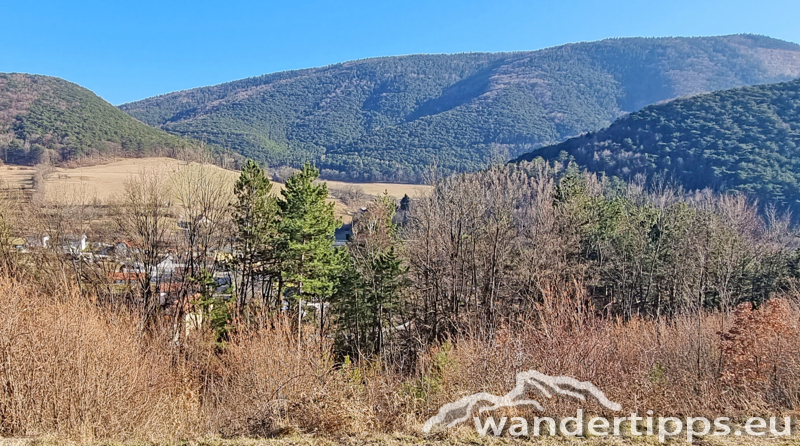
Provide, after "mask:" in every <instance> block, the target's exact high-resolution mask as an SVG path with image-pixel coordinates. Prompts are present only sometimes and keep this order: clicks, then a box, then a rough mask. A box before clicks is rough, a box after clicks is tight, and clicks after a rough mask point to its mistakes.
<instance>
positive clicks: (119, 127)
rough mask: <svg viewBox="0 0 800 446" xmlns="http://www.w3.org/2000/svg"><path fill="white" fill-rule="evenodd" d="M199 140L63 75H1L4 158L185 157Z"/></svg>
mask: <svg viewBox="0 0 800 446" xmlns="http://www.w3.org/2000/svg"><path fill="white" fill-rule="evenodd" d="M200 146H201V144H200V143H199V142H198V141H190V140H187V139H186V138H183V137H179V136H175V135H171V134H169V133H167V132H164V131H163V130H159V129H155V128H152V127H150V126H148V125H146V124H144V123H142V122H139V121H137V120H136V119H133V118H132V117H130V116H129V115H127V114H125V113H124V112H122V111H120V110H119V109H118V108H116V107H114V106H113V105H111V104H109V103H108V102H106V101H104V100H103V99H101V98H100V97H98V96H97V95H95V94H94V93H92V92H91V91H89V90H87V89H85V88H83V87H81V86H79V85H76V84H73V83H71V82H67V81H65V80H63V79H59V78H55V77H49V76H39V75H30V74H20V73H10V74H7V73H0V156H2V158H0V160H2V161H3V162H6V163H14V164H36V163H39V162H43V161H47V162H52V163H59V162H64V161H72V160H77V161H81V160H91V159H93V158H94V159H97V158H100V157H105V156H114V155H119V156H146V155H166V156H174V157H181V156H185V155H188V154H190V153H196V152H198V151H200V150H201V147H200Z"/></svg>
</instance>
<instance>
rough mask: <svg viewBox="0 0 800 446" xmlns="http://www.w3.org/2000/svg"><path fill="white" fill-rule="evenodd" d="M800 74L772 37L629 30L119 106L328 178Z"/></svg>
mask: <svg viewBox="0 0 800 446" xmlns="http://www.w3.org/2000/svg"><path fill="white" fill-rule="evenodd" d="M798 76H800V46H798V45H796V44H794V43H788V42H784V41H780V40H776V39H771V38H768V37H761V36H753V35H732V36H720V37H699V38H625V39H611V40H604V41H599V42H588V43H577V44H569V45H563V46H559V47H554V48H548V49H544V50H539V51H531V52H517V53H468V54H454V55H412V56H399V57H384V58H377V59H366V60H358V61H352V62H346V63H341V64H337V65H331V66H328V67H322V68H312V69H305V70H298V71H288V72H280V73H274V74H268V75H264V76H260V77H254V78H249V79H243V80H239V81H234V82H230V83H225V84H220V85H216V86H210V87H203V88H196V89H192V90H187V91H181V92H176V93H171V94H166V95H163V96H158V97H154V98H150V99H145V100H142V101H138V102H133V103H129V104H124V105H122V106H121V107H120V108H121V109H122V110H124V111H125V112H127V113H129V114H131V115H132V116H134V117H136V118H137V119H139V120H141V121H143V122H146V123H148V124H150V125H153V126H158V127H160V128H163V129H164V130H167V131H169V132H171V133H175V134H179V135H186V136H191V137H193V138H198V139H201V140H205V141H208V142H211V143H215V144H219V145H222V146H225V147H228V148H231V149H233V150H234V151H237V152H239V153H241V154H243V155H245V156H247V157H251V158H254V159H257V160H260V161H266V162H269V163H270V164H272V165H275V164H283V163H290V164H295V165H296V164H298V163H300V162H302V161H305V160H308V159H310V160H313V161H315V162H316V163H317V165H318V166H319V167H321V168H322V169H323V175H324V176H326V177H328V178H337V177H338V178H349V179H356V180H396V181H397V180H399V181H417V180H419V178H420V174H421V173H422V172H423V171H424V170H425V169H426V166H428V165H430V164H434V163H435V164H437V165H438V166H439V167H440V168H443V169H444V170H445V171H468V170H475V169H479V168H481V167H483V166H485V165H486V164H487V163H489V162H491V161H493V160H495V161H496V160H498V159H501V160H502V159H508V158H509V157H515V156H518V155H520V154H522V153H526V152H528V151H530V150H533V149H535V148H538V147H541V146H544V145H549V144H553V143H557V142H560V141H563V140H564V139H566V138H568V137H572V136H576V135H579V134H581V133H583V132H586V131H592V130H597V129H600V128H603V127H605V126H607V125H609V124H610V123H611V122H612V121H614V120H615V119H617V118H619V117H620V116H622V115H624V114H625V113H627V112H633V111H636V110H639V109H641V108H642V107H644V106H646V105H649V104H652V103H656V102H659V101H664V100H668V99H672V98H676V97H680V96H685V95H692V94H697V93H702V92H708V91H713V90H718V89H725V88H731V87H736V86H743V85H753V84H760V83H771V82H779V81H786V80H790V79H793V78H795V77H798Z"/></svg>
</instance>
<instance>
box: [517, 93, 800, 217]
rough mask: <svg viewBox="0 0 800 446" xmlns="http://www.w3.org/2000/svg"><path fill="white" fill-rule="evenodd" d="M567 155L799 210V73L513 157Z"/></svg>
mask: <svg viewBox="0 0 800 446" xmlns="http://www.w3.org/2000/svg"><path fill="white" fill-rule="evenodd" d="M535 158H542V159H544V160H547V161H562V162H564V161H571V160H574V161H575V162H576V163H577V164H578V165H579V166H581V167H583V168H586V169H588V170H590V171H593V172H604V173H606V174H608V175H611V176H618V177H621V178H623V179H631V178H632V177H634V176H635V175H637V174H643V175H645V176H646V177H648V178H650V179H652V178H653V177H654V175H660V176H662V178H664V179H666V180H667V181H670V182H674V183H676V184H678V185H680V186H682V187H684V188H686V189H690V190H691V189H703V188H706V187H709V188H712V189H715V190H720V191H726V190H735V191H740V192H743V193H746V194H748V195H750V196H752V197H756V198H759V199H760V200H761V202H762V204H769V203H774V204H776V205H777V206H778V207H779V208H789V209H792V210H793V211H794V214H795V216H797V215H800V214H799V213H798V211H800V79H799V80H795V81H791V82H785V83H779V84H770V85H760V86H755V87H744V88H736V89H730V90H724V91H717V92H714V93H710V94H704V95H698V96H694V97H691V98H682V99H677V100H674V101H671V102H668V103H666V104H659V105H653V106H649V107H646V108H644V109H642V110H640V111H638V112H636V113H633V114H631V115H628V116H626V117H624V118H621V119H620V120H618V121H617V122H615V123H614V124H612V125H611V126H610V127H608V128H606V129H604V130H600V131H598V132H595V133H589V134H586V135H583V136H580V137H577V138H573V139H570V140H567V141H565V142H563V143H560V144H557V145H554V146H550V147H545V148H542V149H539V150H535V151H533V152H531V153H528V154H526V155H523V156H521V157H520V158H519V159H518V161H519V160H532V159H535Z"/></svg>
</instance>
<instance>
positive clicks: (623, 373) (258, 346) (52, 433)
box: [0, 279, 800, 445]
mask: <svg viewBox="0 0 800 446" xmlns="http://www.w3.org/2000/svg"><path fill="white" fill-rule="evenodd" d="M0 296H2V299H0V342H2V345H1V346H0V347H2V349H1V350H0V355H2V357H0V364H2V365H0V431H1V432H2V434H3V435H4V436H6V437H9V438H20V437H23V438H34V439H38V440H19V441H31V442H33V441H39V440H42V441H43V442H44V443H48V442H53V443H62V442H65V443H69V442H77V443H89V444H92V443H98V442H109V441H111V442H114V441H116V442H132V441H135V442H140V443H144V444H156V443H157V444H174V443H176V442H180V441H196V442H197V444H220V445H227V444H276V445H281V444H389V445H393V444H397V445H400V444H409V443H414V444H456V443H460V442H471V443H474V444H512V443H513V444H517V443H521V442H517V441H514V440H510V439H483V438H479V437H477V436H475V434H474V433H470V429H469V427H466V428H464V429H461V430H457V431H455V432H441V433H438V434H436V435H434V436H430V437H426V436H422V435H421V434H420V433H419V432H420V427H421V424H422V423H423V422H424V421H425V419H426V418H427V417H429V416H431V415H433V414H434V413H436V411H437V410H438V408H439V407H440V406H441V405H442V404H445V403H447V402H452V401H455V400H456V399H458V398H460V397H462V396H464V395H467V394H471V393H474V392H478V391H487V392H492V393H495V394H504V393H506V392H507V391H508V390H509V389H510V388H511V387H512V385H513V379H514V375H515V374H516V373H517V372H519V371H523V370H528V369H537V370H539V371H542V372H543V373H547V374H552V375H568V376H573V377H576V378H578V379H580V380H589V381H592V382H593V383H594V384H595V385H597V386H598V387H599V388H600V389H602V390H603V391H604V392H605V393H606V395H608V396H609V397H610V398H611V399H612V400H614V401H617V402H619V403H621V404H622V406H623V410H624V411H625V412H628V413H630V412H631V411H638V412H639V413H643V412H644V411H646V410H648V409H652V410H654V411H655V412H656V414H657V416H659V415H664V416H708V417H713V416H720V415H725V416H730V417H737V416H738V417H744V416H752V415H765V414H776V413H782V414H793V415H796V414H794V413H792V412H791V410H792V408H794V407H797V406H798V395H800V361H798V360H797V359H798V355H799V354H800V353H799V352H800V331H798V327H797V324H796V322H797V321H798V319H800V312H798V311H797V310H796V309H795V308H793V307H792V306H791V305H790V304H789V301H787V300H776V301H773V302H772V303H770V304H768V305H765V306H764V307H762V308H761V309H759V310H749V309H748V308H745V307H742V308H740V309H739V310H737V312H736V313H735V314H734V315H733V316H732V317H731V318H725V317H723V316H721V315H719V314H713V315H699V316H698V315H695V316H690V315H686V316H681V317H677V318H675V319H673V320H671V321H670V322H656V321H650V320H642V319H634V320H631V321H628V322H624V323H623V322H622V321H618V320H602V319H586V320H583V321H581V322H580V323H575V321H574V319H571V320H570V322H569V323H567V322H564V321H561V320H559V319H552V320H546V321H544V323H543V324H537V323H531V324H529V325H527V326H525V327H523V328H522V329H519V330H514V331H511V330H503V331H501V333H500V335H499V336H498V337H497V338H496V339H495V340H493V341H479V340H470V339H467V338H464V339H458V340H456V342H455V343H446V344H444V345H441V346H438V347H434V348H431V349H429V350H424V351H421V352H420V357H419V360H418V363H417V365H416V367H415V369H414V371H412V372H410V373H404V374H400V373H399V372H394V371H392V369H391V367H383V366H381V365H380V364H372V365H360V366H356V365H352V364H347V365H344V366H341V365H340V366H337V365H336V364H335V362H334V360H333V358H332V357H331V355H330V354H329V351H330V348H329V347H330V346H329V345H327V344H325V343H323V344H322V345H320V344H319V341H318V338H317V337H316V336H315V332H314V331H313V330H309V332H308V333H307V335H306V338H305V339H304V341H303V344H302V345H301V346H300V347H298V345H297V341H296V331H295V330H293V329H292V326H291V323H290V321H289V319H288V318H287V319H282V318H277V319H275V321H274V323H273V324H272V326H271V327H267V328H264V329H262V330H259V331H255V332H243V333H234V334H233V335H232V336H231V338H230V339H229V341H228V342H227V343H226V344H225V345H224V346H220V345H218V344H215V343H214V342H213V341H212V340H211V339H210V338H209V336H208V333H205V332H193V333H190V335H189V337H188V342H187V343H186V344H185V346H184V347H182V348H181V349H178V348H176V347H175V346H174V344H173V343H172V342H171V339H170V338H169V337H168V336H166V335H165V334H162V331H161V330H160V329H159V327H158V326H155V327H152V328H151V329H150V330H148V331H142V330H141V321H140V320H138V319H137V317H135V316H133V315H130V314H126V313H124V312H120V311H116V312H112V311H109V310H106V309H103V308H102V306H100V305H98V304H96V303H95V302H93V301H92V299H91V298H90V297H88V296H85V295H84V296H82V295H80V294H79V293H77V292H68V293H62V294H59V295H56V296H53V295H48V294H45V293H42V292H41V291H39V290H38V289H37V288H36V287H35V286H34V285H31V284H20V283H17V282H14V281H13V280H11V279H2V280H0ZM557 300H558V301H560V302H568V298H567V297H566V296H560V298H559V299H557ZM720 331H724V332H725V333H727V335H726V336H724V337H722V336H720V335H719V334H718V333H719V332H720ZM167 332H168V330H163V333H167ZM748 353H755V354H756V355H757V357H758V361H757V362H753V361H751V360H750V359H751V358H752V355H748ZM543 402H544V405H545V407H546V409H547V412H548V416H569V415H573V414H574V410H575V409H576V408H577V407H582V408H585V409H586V410H587V411H593V412H595V413H597V414H604V415H607V416H609V415H610V416H613V415H614V413H603V409H602V408H600V407H597V405H592V404H588V405H584V404H581V405H576V403H575V402H574V401H569V400H563V401H562V400H546V401H543ZM520 413H521V414H523V415H528V414H526V413H524V411H520ZM239 438H275V439H274V440H263V441H261V440H258V441H256V440H237V439H239ZM202 439H211V440H202ZM221 439H225V440H221ZM604 441H607V440H589V441H587V442H583V441H574V440H566V439H561V438H549V439H541V440H538V442H534V444H584V443H585V444H601V443H602V444H607V443H603V442H604ZM615 441H618V443H619V444H621V440H615ZM631 441H632V440H624V442H625V443H626V444H630V443H631ZM637 441H638V440H637ZM704 441H705V440H704ZM715 441H716V442H717V443H714V442H715ZM777 441H778V440H775V441H774V442H771V443H770V444H776V443H775V442H777ZM780 441H781V442H782V441H784V440H780ZM794 441H795V440H791V442H784V443H782V444H794V443H792V442H794ZM748 442H749V443H748V444H767V443H768V442H769V440H763V441H761V443H759V442H757V441H756V440H753V441H750V439H748ZM611 444H613V443H611ZM707 444H735V441H734V440H727V439H711V438H709V439H708V443H707ZM798 444H800V443H798Z"/></svg>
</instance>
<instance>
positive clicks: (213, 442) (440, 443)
mask: <svg viewBox="0 0 800 446" xmlns="http://www.w3.org/2000/svg"><path fill="white" fill-rule="evenodd" d="M73 444H74V443H72V442H69V441H63V440H56V439H53V438H37V439H31V438H7V439H0V445H3V446H49V445H54V446H55V445H73ZM91 444H97V445H119V446H127V445H131V446H133V445H136V446H149V445H164V446H178V445H181V446H338V445H341V446H364V445H372V446H407V445H431V446H456V445H465V444H468V445H474V446H514V445H520V446H521V445H536V446H568V445H569V446H572V445H574V446H598V445H658V444H672V445H678V444H689V443H687V442H686V441H685V440H684V439H681V438H679V439H673V440H667V443H659V442H658V441H657V440H654V439H648V438H630V437H626V438H619V437H610V438H567V437H550V438H540V439H534V440H530V439H514V438H507V437H481V436H477V435H473V434H471V433H468V432H459V433H457V434H454V435H451V436H447V437H427V438H426V437H420V436H415V435H406V434H368V435H363V436H341V437H336V438H326V437H320V436H315V435H308V434H293V435H287V436H284V437H281V438H269V439H255V438H246V437H241V438H232V439H222V438H218V437H208V438H203V439H198V440H193V441H187V442H176V441H171V442H159V443H150V442H140V441H135V442H112V443H108V442H96V443H91ZM693 444H702V445H705V446H732V445H741V444H747V445H751V446H767V445H769V446H796V445H800V437H788V438H770V437H765V438H748V439H746V440H744V441H743V440H742V439H740V438H739V439H737V438H736V437H714V438H707V439H702V440H697V441H695V442H694V443H693Z"/></svg>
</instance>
